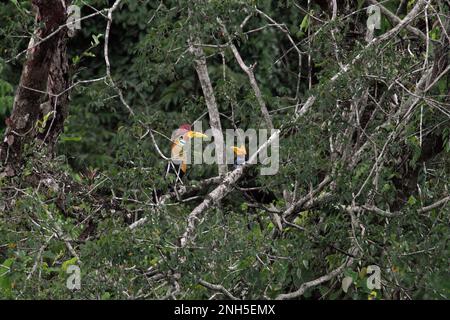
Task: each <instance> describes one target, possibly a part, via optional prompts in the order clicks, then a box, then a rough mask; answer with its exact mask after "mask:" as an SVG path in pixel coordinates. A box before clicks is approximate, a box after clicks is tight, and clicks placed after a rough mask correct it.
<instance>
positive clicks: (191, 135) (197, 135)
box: [187, 131, 208, 138]
mask: <svg viewBox="0 0 450 320" xmlns="http://www.w3.org/2000/svg"><path fill="white" fill-rule="evenodd" d="M187 136H188V137H189V138H208V136H207V135H206V134H203V133H201V132H197V131H188V133H187Z"/></svg>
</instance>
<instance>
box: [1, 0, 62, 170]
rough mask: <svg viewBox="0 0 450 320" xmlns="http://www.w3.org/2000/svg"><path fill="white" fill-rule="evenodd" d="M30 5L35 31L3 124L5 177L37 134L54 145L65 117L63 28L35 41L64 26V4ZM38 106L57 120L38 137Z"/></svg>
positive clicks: (56, 0)
mask: <svg viewBox="0 0 450 320" xmlns="http://www.w3.org/2000/svg"><path fill="white" fill-rule="evenodd" d="M67 2H69V1H67ZM32 4H33V6H34V8H35V10H36V22H37V26H38V27H37V29H36V30H35V33H34V36H33V38H32V39H31V40H30V44H29V49H28V53H27V58H26V62H25V65H24V68H23V70H22V75H21V78H20V82H19V85H18V88H17V91H16V95H15V98H14V106H13V111H12V114H11V116H10V117H9V118H8V119H7V120H6V125H7V128H6V132H5V137H4V140H3V142H2V144H1V146H0V160H1V163H3V164H4V165H5V170H4V172H5V174H6V175H8V176H12V175H15V174H16V173H17V172H18V170H19V168H20V162H21V159H22V152H23V148H24V145H25V144H26V143H27V142H29V141H31V139H32V138H34V137H36V136H37V135H38V134H40V135H43V136H44V137H46V139H48V140H50V141H51V143H54V141H55V140H56V137H57V136H58V134H59V133H60V132H61V130H62V126H63V122H64V119H65V116H66V115H67V102H68V97H67V94H66V93H64V94H61V95H59V94H60V93H61V92H62V91H64V90H66V88H67V83H68V79H67V56H66V34H67V28H62V29H61V30H60V31H59V32H57V33H56V34H55V35H53V36H51V37H50V38H48V39H47V40H45V41H42V42H39V40H38V39H43V38H46V37H47V36H49V35H50V34H52V32H55V30H57V29H58V27H60V26H61V25H64V24H65V23H66V19H67V14H66V3H65V2H63V1H60V0H46V1H44V0H32ZM47 97H50V98H47ZM46 99H48V100H49V101H48V103H47V104H45V103H44V102H45V100H46ZM41 104H42V105H43V106H44V105H50V110H53V109H55V111H56V117H54V118H52V119H49V124H48V125H47V127H46V128H43V130H41V133H39V130H36V123H37V120H38V119H40V118H41V117H42V116H43V115H42V114H43V110H41ZM42 109H45V108H42ZM44 112H45V111H44ZM50 123H51V124H52V125H51V126H50Z"/></svg>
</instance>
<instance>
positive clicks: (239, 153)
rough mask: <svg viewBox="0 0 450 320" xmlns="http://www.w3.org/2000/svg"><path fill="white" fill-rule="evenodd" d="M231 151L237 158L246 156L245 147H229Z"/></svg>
mask: <svg viewBox="0 0 450 320" xmlns="http://www.w3.org/2000/svg"><path fill="white" fill-rule="evenodd" d="M231 149H233V152H234V154H235V155H237V156H245V155H246V154H247V150H245V146H244V145H242V146H240V147H239V148H238V147H231Z"/></svg>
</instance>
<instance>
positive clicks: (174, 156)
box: [166, 124, 208, 182]
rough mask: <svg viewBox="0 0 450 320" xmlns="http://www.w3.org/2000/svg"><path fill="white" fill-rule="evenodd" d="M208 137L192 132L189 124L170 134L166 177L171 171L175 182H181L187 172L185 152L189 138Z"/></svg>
mask: <svg viewBox="0 0 450 320" xmlns="http://www.w3.org/2000/svg"><path fill="white" fill-rule="evenodd" d="M207 137H208V136H207V135H205V134H203V133H201V132H196V131H192V129H191V125H190V124H182V125H181V126H180V127H179V128H178V129H177V130H175V131H174V132H173V133H172V137H171V139H170V140H171V141H172V146H171V161H170V162H169V163H168V165H167V170H166V176H167V174H168V173H169V171H171V170H173V171H174V172H175V174H176V175H177V180H179V181H180V182H181V177H182V176H184V175H185V174H186V170H187V164H186V163H187V154H186V151H185V147H186V144H187V143H189V140H190V139H191V138H207Z"/></svg>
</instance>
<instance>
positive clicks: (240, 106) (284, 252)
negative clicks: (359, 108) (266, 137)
mask: <svg viewBox="0 0 450 320" xmlns="http://www.w3.org/2000/svg"><path fill="white" fill-rule="evenodd" d="M76 2H77V3H79V5H80V6H82V13H83V15H88V14H90V13H92V12H94V11H93V9H92V7H95V8H98V9H102V8H108V7H109V6H110V5H112V3H113V2H114V1H104V0H91V1H76ZM338 2H339V3H340V5H339V14H338V19H336V21H333V22H330V19H331V12H330V10H329V8H328V7H327V5H326V1H311V7H310V8H308V7H307V1H298V4H297V3H296V2H295V1H250V0H249V1H238V0H236V1H235V0H233V1H175V0H173V1H162V2H161V3H160V2H159V1H138V0H127V1H123V2H122V3H121V5H120V6H119V8H118V9H117V11H115V12H114V20H113V25H112V29H111V34H110V60H111V64H112V67H111V68H112V76H113V78H114V80H115V82H116V83H117V85H118V86H119V87H120V88H121V90H122V91H123V93H124V98H125V100H126V101H127V102H128V104H129V105H130V106H131V107H132V108H133V110H134V111H135V113H136V116H130V114H129V113H128V111H127V109H126V108H124V106H123V105H122V103H121V101H120V100H119V99H118V97H117V92H116V91H115V90H114V88H112V87H111V86H109V85H108V83H107V82H105V81H100V82H95V83H90V84H80V85H78V86H76V87H75V88H74V89H73V90H72V92H71V101H70V116H69V118H68V119H67V121H66V125H65V131H64V133H63V135H61V136H60V138H59V143H58V154H57V156H56V157H55V158H50V157H49V156H48V155H47V154H46V152H45V149H40V148H38V147H37V146H34V145H30V146H28V147H29V148H28V149H27V150H26V156H25V161H24V168H23V172H22V173H21V174H20V175H19V176H16V177H12V178H7V177H3V176H2V177H0V298H6V299H29V298H39V299H45V298H56V299H64V298H89V299H127V298H140V299H142V298H147V299H155V298H177V299H208V298H209V297H211V296H212V295H213V294H214V292H213V291H212V290H210V289H208V288H206V287H204V286H202V285H201V284H199V281H200V279H202V280H205V281H207V282H209V283H213V284H220V285H222V286H223V287H225V288H227V290H229V291H230V292H231V293H232V294H233V295H234V296H236V297H238V298H244V299H262V298H270V299H272V298H275V297H277V295H279V294H281V293H286V292H291V291H295V290H297V289H298V288H299V287H300V286H301V285H302V284H303V283H305V282H308V281H311V280H313V279H316V278H318V277H320V276H322V275H324V274H327V273H329V272H330V271H331V270H333V269H336V268H338V267H339V266H340V265H342V263H343V262H344V261H345V259H346V258H347V257H348V255H347V252H348V248H350V247H352V246H353V245H354V243H355V239H356V243H357V246H358V247H359V249H358V253H357V255H356V257H355V261H354V263H353V264H351V265H349V266H347V267H346V268H345V270H343V272H342V273H340V274H339V275H338V276H337V277H334V278H333V279H331V280H330V281H327V282H324V283H322V284H320V285H318V286H315V287H312V288H310V289H308V290H307V291H306V292H305V294H304V295H303V298H310V299H320V298H322V299H323V298H325V299H369V298H373V297H376V299H448V298H449V295H450V273H449V269H448V261H449V258H450V254H449V235H450V233H449V211H450V210H449V208H450V206H449V203H445V204H444V205H443V206H438V207H436V208H434V209H432V210H429V211H426V212H421V211H420V210H421V209H422V208H423V207H425V206H428V205H430V204H433V203H435V202H437V201H438V200H440V199H442V198H444V197H446V196H448V194H449V193H448V192H449V191H448V187H449V181H450V157H449V156H450V139H449V135H450V126H449V119H450V117H449V111H448V110H449V99H448V93H449V92H448V75H444V76H443V77H442V78H441V79H439V81H438V82H437V83H436V84H435V85H434V86H433V87H432V88H431V89H430V90H429V91H428V92H426V93H424V94H423V98H421V99H420V101H419V102H418V103H417V105H416V106H415V107H414V109H413V110H412V114H411V118H410V119H409V121H407V122H405V126H404V127H402V128H401V130H399V131H396V130H397V129H398V123H396V122H395V121H394V120H392V121H391V120H390V115H392V114H394V113H395V111H396V110H397V109H398V108H400V106H399V104H398V103H395V102H393V101H394V100H393V98H392V97H393V96H394V95H395V96H396V97H397V99H398V100H399V101H400V104H401V103H405V101H407V100H408V99H409V97H410V94H409V93H410V92H411V91H412V92H414V90H415V86H416V83H417V82H418V79H420V72H419V73H418V72H417V69H419V68H420V67H421V66H422V64H423V63H424V59H425V58H427V59H430V60H432V59H433V54H434V50H436V49H435V46H437V44H436V43H431V44H430V48H428V49H427V48H426V45H425V43H424V42H423V41H422V40H420V39H415V38H414V37H412V38H410V37H409V34H408V32H407V31H406V30H401V31H400V32H399V34H398V35H397V36H396V37H394V38H393V39H390V40H388V41H386V42H383V43H381V44H379V45H377V46H376V47H372V48H370V49H368V50H365V49H364V48H365V46H366V42H365V40H364V36H365V32H366V20H367V14H366V11H365V7H366V5H365V2H364V1H350V0H348V1H342V2H341V1H338ZM400 2H401V1H387V2H386V3H385V4H384V5H385V6H386V7H387V8H388V9H390V10H392V11H393V12H396V9H397V7H398V6H399V3H400ZM432 2H433V6H434V8H436V9H438V10H439V11H440V17H441V18H442V17H443V16H444V15H447V16H448V14H449V9H448V6H446V5H444V4H441V3H440V1H436V3H435V2H434V1H432ZM324 3H325V4H324ZM414 3H415V1H408V7H407V8H404V9H403V10H402V11H401V12H399V16H400V18H404V17H405V16H406V14H407V13H408V12H409V11H410V10H411V8H412V7H413V6H414ZM88 4H89V5H88ZM341 4H342V6H341ZM91 6H92V7H91ZM299 6H301V7H302V8H304V10H306V12H308V10H309V12H310V15H306V14H305V11H304V10H301V9H300V8H299ZM255 8H258V9H259V10H261V11H262V12H264V13H265V14H267V15H268V16H270V17H271V18H273V19H274V20H275V21H277V22H278V23H282V24H283V28H284V27H286V28H287V30H289V35H290V36H291V37H292V39H293V40H294V42H295V43H296V44H297V46H298V48H299V50H301V51H302V52H303V54H302V58H301V59H300V61H299V55H298V52H297V51H296V50H294V47H293V46H292V44H291V42H290V41H289V38H288V37H287V34H288V33H287V32H284V31H282V30H280V29H279V28H278V27H276V26H270V25H269V26H267V23H270V22H268V20H267V19H265V18H264V17H262V16H261V15H260V14H259V13H258V12H256V11H255ZM249 14H253V15H252V17H251V19H250V20H249V21H248V23H247V24H246V26H245V27H244V29H241V28H240V27H239V26H240V24H241V23H242V22H243V21H244V19H245V18H246V16H248V15H249ZM13 16H21V17H22V19H13V18H12V17H13ZM217 17H220V18H221V20H222V21H223V23H224V24H225V25H226V26H227V31H228V33H229V34H230V35H232V37H233V42H234V44H235V45H236V46H237V48H238V49H239V52H240V53H241V55H242V57H243V59H244V61H245V62H246V63H247V64H248V65H249V64H253V63H257V65H256V66H255V68H254V72H255V75H256V80H257V82H258V85H259V87H260V89H261V91H262V95H263V98H264V100H265V102H266V104H267V106H268V108H269V111H270V114H271V116H272V121H273V124H274V127H275V128H280V127H283V132H282V136H281V138H280V171H279V172H278V173H277V174H276V175H274V176H259V175H258V172H259V169H258V166H254V167H252V168H250V170H249V171H248V172H247V173H246V174H245V176H244V177H243V178H242V179H241V180H240V181H239V182H238V183H237V185H236V186H235V187H234V189H233V191H232V192H231V193H230V194H229V195H228V196H227V197H225V198H224V199H222V200H221V201H220V203H217V204H216V205H215V206H213V208H210V209H208V210H207V212H206V213H205V215H204V216H203V217H202V219H201V222H200V223H199V225H198V227H197V229H196V237H195V241H194V242H193V243H192V244H190V245H188V246H187V247H186V248H180V247H179V244H178V239H179V237H180V236H181V235H182V234H183V232H184V230H185V228H186V221H187V217H188V215H189V213H190V212H191V211H192V210H193V209H194V208H195V207H196V206H197V205H198V204H199V203H200V202H201V201H202V200H203V199H204V197H205V195H206V194H207V193H208V192H209V191H211V190H212V189H213V188H214V185H212V186H208V187H206V188H202V189H201V190H196V191H194V192H193V193H192V194H190V195H189V197H193V196H195V197H194V198H189V197H187V196H186V198H187V201H181V200H177V199H176V197H175V198H173V199H172V200H171V201H170V202H169V203H167V204H166V205H157V204H156V203H155V201H154V190H157V193H158V194H159V195H162V194H166V193H167V192H170V191H171V190H172V189H171V186H172V185H173V177H170V178H169V179H164V172H165V167H166V165H167V162H166V161H165V160H164V159H162V158H161V156H160V155H159V153H158V152H157V151H156V149H155V146H154V144H153V142H152V139H151V138H150V136H149V134H148V129H149V128H151V129H152V130H155V132H160V133H162V134H164V135H166V136H169V137H170V134H171V132H172V130H174V129H176V128H177V127H178V125H179V124H180V123H193V122H194V121H195V120H196V119H201V120H200V121H202V123H203V128H207V127H208V126H209V125H208V115H207V114H206V115H205V112H206V111H207V109H206V105H205V98H204V96H203V92H202V88H201V86H200V83H199V81H198V77H197V74H196V72H195V68H194V63H193V57H192V55H191V54H190V52H189V50H188V42H189V41H190V39H191V37H192V35H196V37H198V41H200V42H201V43H202V44H207V45H210V46H204V52H205V55H206V56H207V62H208V71H209V73H210V77H211V81H212V83H213V87H214V93H215V96H216V99H217V103H218V106H219V111H220V112H221V117H222V118H221V121H222V127H223V128H233V125H237V126H238V127H240V128H242V129H244V130H246V129H248V128H256V129H257V128H264V127H265V124H264V120H263V117H262V114H261V111H260V105H259V103H258V101H257V99H256V97H255V94H254V92H253V90H252V88H251V86H250V83H249V81H248V78H247V75H246V74H245V73H244V72H243V71H242V70H241V68H240V67H239V65H238V63H237V62H236V60H235V59H234V56H233V54H232V52H231V50H230V49H229V48H222V47H221V46H215V45H224V44H226V43H227V41H228V40H227V38H226V35H225V34H224V32H223V31H222V30H221V28H220V24H219V23H218V22H217V19H216V18H217ZM442 19H443V18H442ZM447 19H448V18H447ZM0 21H1V24H2V25H1V30H0V132H2V131H3V130H4V122H5V119H6V118H7V117H8V115H9V114H10V112H11V110H12V106H13V99H14V91H15V88H16V87H17V85H18V83H19V78H20V72H21V70H22V66H23V63H24V61H25V59H26V57H25V56H24V55H21V56H20V57H19V58H17V59H12V60H11V61H8V60H10V59H11V58H13V57H15V56H16V55H17V54H18V53H19V52H20V51H21V50H24V49H25V48H26V46H27V42H28V36H29V35H30V34H31V33H32V32H33V28H34V25H33V13H32V12H31V5H30V1H9V2H2V3H1V4H0ZM437 21H438V20H437V16H436V13H435V12H434V11H433V10H431V9H429V24H430V27H429V28H428V29H427V27H426V26H425V22H424V17H423V14H422V15H421V16H420V17H419V18H417V21H414V22H413V23H412V25H414V26H415V27H417V28H419V29H420V30H422V31H423V32H425V33H426V32H427V30H428V34H429V36H430V37H432V38H433V39H434V40H437V39H440V38H441V36H442V34H443V33H442V26H441V25H440V24H439V23H438V22H437ZM394 25H395V24H392V23H391V22H390V20H388V19H387V18H386V16H385V15H382V23H381V28H380V29H377V30H376V31H375V32H376V36H379V35H382V34H384V33H386V32H388V31H389V30H391V29H392V28H393V27H394ZM105 27H106V19H105V18H104V17H102V16H101V15H97V16H95V17H93V18H90V19H87V20H83V21H82V29H81V30H80V31H79V32H78V33H77V34H76V36H75V37H74V38H72V39H71V40H70V42H69V56H70V76H71V79H72V81H73V82H74V83H75V82H76V81H79V80H83V79H92V78H98V77H102V76H104V75H105V72H106V69H105V63H104V58H103V43H104V34H105ZM261 27H264V28H262V29H261V30H258V28H261ZM254 29H256V30H255V32H250V33H248V32H247V31H249V30H254ZM332 30H338V32H335V34H334V39H333V37H331V36H330V34H331V32H332ZM444 39H445V37H444ZM336 47H337V48H339V50H338V53H337V54H338V56H339V60H340V61H339V62H342V63H343V64H347V63H350V62H351V61H352V60H353V59H354V58H355V57H356V56H357V55H358V54H360V53H361V52H363V54H364V59H363V60H362V61H359V62H358V63H356V64H351V65H350V68H349V70H348V71H347V72H346V73H344V74H343V75H342V76H340V77H339V78H338V79H337V80H336V81H334V80H331V79H332V78H333V76H334V75H335V74H337V73H338V72H339V71H340V65H339V63H337V62H338V61H337V59H336V52H335V48H336ZM446 48H447V50H448V43H447V47H446ZM427 54H428V56H426V55H427ZM308 56H310V57H311V63H308ZM429 63H430V64H431V62H429ZM299 74H300V78H299ZM310 85H311V86H310ZM312 94H314V95H315V97H316V101H315V103H314V106H313V107H312V109H311V110H310V111H309V112H308V113H307V115H306V116H304V117H299V118H298V119H295V120H294V116H293V115H294V110H295V107H296V105H298V104H303V103H304V102H305V101H306V99H307V98H308V97H309V96H310V95H312ZM355 104H356V105H365V106H366V110H369V111H368V112H366V113H364V112H362V115H363V116H364V117H365V118H364V119H361V122H363V123H365V124H367V126H364V129H362V130H360V131H358V130H359V129H357V130H356V132H355V134H354V135H353V136H348V135H346V134H345V133H346V130H347V129H348V128H350V127H352V126H353V124H354V123H353V122H352V121H353V119H349V116H348V114H349V113H350V112H351V110H353V109H352V108H353V106H354V105H355ZM374 110H377V111H374ZM387 115H389V116H387ZM358 121H359V120H358ZM393 133H395V134H394V135H393ZM364 135H368V136H370V143H369V144H370V147H369V148H367V149H365V150H364V152H363V153H362V156H361V159H360V161H358V162H357V164H356V165H355V166H354V167H352V168H350V169H349V162H350V160H349V157H350V159H351V157H352V156H355V155H354V154H347V155H346V154H345V152H347V151H346V150H345V149H342V153H343V154H339V152H338V154H337V155H333V152H332V150H330V140H334V142H335V147H336V146H338V145H344V146H346V145H353V144H354V145H358V144H360V143H361V145H362V144H363V142H364V141H359V139H360V137H364V139H366V137H365V136H364ZM155 139H156V142H157V144H158V145H159V147H160V148H161V149H162V152H163V153H164V154H166V155H169V154H170V141H168V139H167V138H165V137H163V136H162V135H158V134H155ZM361 139H363V138H361ZM391 139H392V140H391ZM356 140H358V141H356ZM386 141H390V143H388V144H386ZM336 148H338V147H336ZM349 150H354V149H349ZM381 150H384V151H383V152H384V154H385V158H384V161H383V163H382V164H381V165H380V169H379V170H378V171H377V176H376V179H375V178H373V176H372V170H373V168H374V166H375V167H376V164H374V163H375V162H374V158H375V157H378V155H379V153H380V151H381ZM350 152H351V151H350ZM333 157H334V158H333ZM231 169H232V168H231V166H230V170H231ZM216 175H217V166H216V165H197V166H192V167H190V168H189V174H188V176H187V177H186V179H185V183H186V185H188V186H191V185H192V186H195V184H196V183H197V181H201V180H203V179H205V178H209V177H214V176H216ZM327 175H330V176H331V177H332V180H333V182H332V183H331V185H330V187H329V188H328V187H327V188H325V189H323V190H320V192H319V194H317V195H315V196H318V197H321V196H323V198H324V199H325V200H324V201H323V202H321V203H320V204H319V205H317V206H311V207H306V206H304V207H301V208H299V209H298V210H296V211H295V216H294V217H293V219H292V221H291V222H289V223H288V224H283V230H282V231H280V230H278V228H277V223H276V221H275V220H274V218H273V212H272V211H278V212H281V213H282V212H283V211H285V210H286V208H287V207H288V206H289V205H290V204H289V203H288V202H287V199H286V197H285V196H284V195H283V190H288V191H289V192H291V193H295V195H296V199H297V200H298V199H300V198H301V197H304V196H307V195H308V194H309V192H310V191H311V190H312V189H315V188H316V186H317V185H318V184H319V183H320V182H321V181H322V180H323V179H324V177H325V176H327ZM367 179H368V182H367V181H366V180H367ZM48 180H50V181H54V182H56V186H55V185H54V184H53V182H46V181H48ZM256 187H257V188H259V190H258V192H257V193H256V194H252V195H249V192H246V191H243V190H244V188H256ZM367 203H369V204H373V205H376V206H377V207H378V208H381V209H382V210H386V211H390V212H399V213H400V214H399V215H398V216H393V217H385V216H382V215H378V214H376V213H374V212H370V211H368V210H367V211H364V210H363V211H361V212H358V213H357V214H356V213H355V214H353V213H352V214H350V213H349V212H348V211H346V210H345V208H346V207H348V206H352V205H356V204H359V205H361V206H362V205H364V204H367ZM271 210H272V211H271ZM353 215H355V216H356V219H357V220H358V223H357V224H353V223H352V221H353V220H352V219H353V218H355V217H354V216H353ZM141 217H147V221H146V223H145V224H143V225H142V226H139V227H138V228H136V229H134V230H130V229H129V225H130V224H131V223H133V222H134V221H136V220H138V219H139V218H141ZM71 248H72V249H71ZM73 251H74V252H75V253H76V254H77V255H78V257H79V259H80V260H81V261H78V259H77V258H76V257H75V255H74V252H73ZM73 264H75V265H79V266H80V268H81V286H82V287H81V290H75V291H71V290H68V289H67V288H66V279H67V277H68V274H67V273H66V271H67V268H68V266H69V265H73ZM369 265H377V266H379V267H380V268H381V277H382V286H381V289H380V290H370V289H369V288H368V287H367V281H366V280H367V278H368V275H367V273H366V268H367V266H369ZM159 275H163V276H161V277H159ZM345 277H351V278H352V281H353V283H352V285H351V286H350V288H349V289H348V291H347V292H344V291H343V290H342V288H341V284H342V280H343V279H344V278H345ZM223 297H224V296H223V295H218V296H216V298H223Z"/></svg>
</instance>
